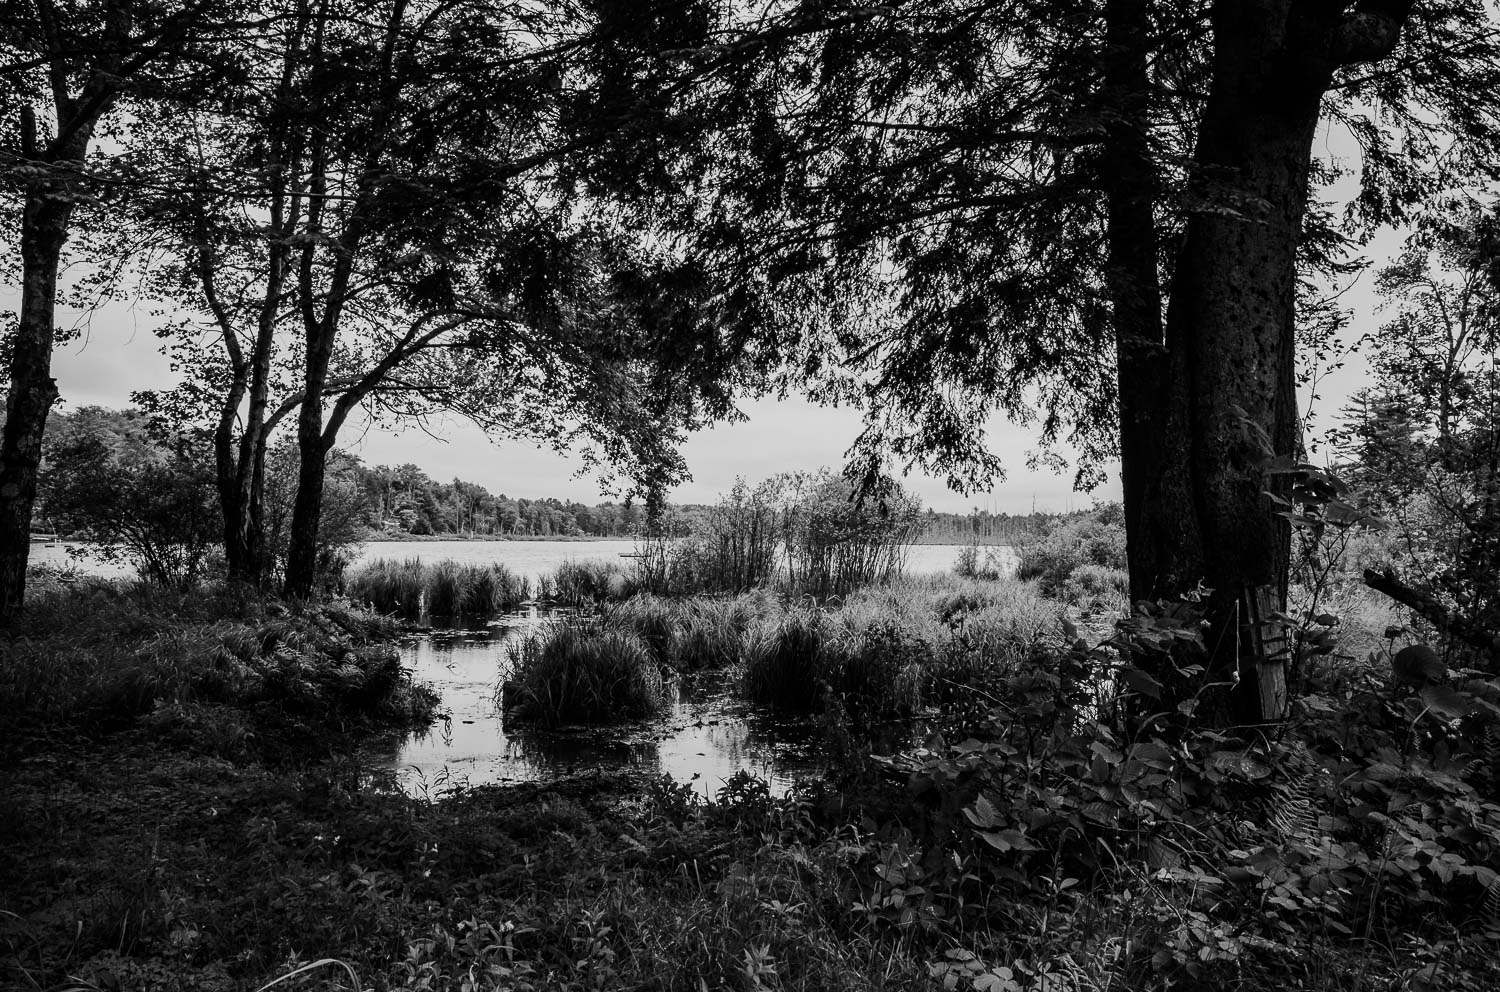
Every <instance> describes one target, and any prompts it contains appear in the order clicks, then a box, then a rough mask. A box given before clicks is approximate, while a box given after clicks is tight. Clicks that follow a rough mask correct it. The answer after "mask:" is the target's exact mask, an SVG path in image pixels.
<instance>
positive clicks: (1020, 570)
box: [1016, 505, 1128, 596]
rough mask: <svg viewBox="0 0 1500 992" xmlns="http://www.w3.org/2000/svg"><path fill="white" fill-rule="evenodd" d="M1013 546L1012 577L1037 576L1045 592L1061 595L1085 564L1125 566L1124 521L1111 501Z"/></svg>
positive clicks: (1050, 594)
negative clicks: (1015, 558)
mask: <svg viewBox="0 0 1500 992" xmlns="http://www.w3.org/2000/svg"><path fill="white" fill-rule="evenodd" d="M1016 550H1017V555H1018V561H1017V563H1016V578H1018V579H1022V580H1026V581H1029V580H1032V579H1036V580H1038V581H1039V582H1040V583H1041V587H1042V592H1043V593H1044V594H1046V595H1048V596H1064V595H1065V588H1066V586H1067V582H1068V578H1069V577H1070V576H1072V574H1073V573H1074V572H1075V571H1077V570H1078V569H1080V568H1082V567H1084V566H1086V565H1093V566H1098V567H1101V568H1105V569H1113V570H1116V571H1124V570H1125V569H1126V568H1127V567H1128V566H1127V563H1126V560H1125V525H1124V523H1123V522H1122V521H1121V519H1120V515H1119V508H1118V507H1117V506H1114V505H1110V506H1106V507H1103V508H1100V509H1097V510H1093V511H1091V512H1089V513H1087V514H1083V515H1081V516H1079V517H1077V518H1076V519H1073V520H1069V521H1067V522H1066V523H1062V524H1059V525H1057V526H1055V527H1054V528H1053V529H1052V530H1051V531H1050V532H1049V533H1048V534H1047V535H1046V536H1044V537H1042V538H1041V539H1039V540H1036V541H1031V542H1028V543H1026V544H1023V545H1021V546H1020V547H1019V548H1017V549H1016ZM1096 578H1098V576H1096Z"/></svg>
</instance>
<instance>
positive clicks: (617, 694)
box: [500, 623, 667, 725]
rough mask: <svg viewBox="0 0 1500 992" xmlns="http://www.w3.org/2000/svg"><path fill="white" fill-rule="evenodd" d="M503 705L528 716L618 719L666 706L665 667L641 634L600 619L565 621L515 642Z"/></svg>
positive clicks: (576, 720) (649, 713)
mask: <svg viewBox="0 0 1500 992" xmlns="http://www.w3.org/2000/svg"><path fill="white" fill-rule="evenodd" d="M507 650H508V654H509V661H510V668H511V670H510V676H509V678H508V679H507V680H505V682H503V683H502V686H501V699H500V702H501V705H502V706H503V707H504V708H505V709H506V710H507V711H509V712H512V713H515V714H516V715H517V716H520V717H522V718H524V719H531V720H540V721H542V722H543V723H546V724H548V725H556V724H559V723H615V722H619V721H622V720H633V719H645V718H649V717H654V716H657V715H659V714H661V713H662V712H663V711H665V709H666V707H667V688H666V684H665V682H664V681H663V679H662V674H661V667H660V666H659V665H658V664H657V662H656V661H655V659H653V658H652V657H651V652H650V651H649V650H647V648H646V646H645V645H644V644H642V643H641V640H640V638H638V637H635V636H634V635H632V634H629V633H626V632H624V631H621V630H615V629H610V628H608V627H604V626H602V625H599V624H585V623H564V624H558V625H556V626H553V627H551V628H549V629H547V630H545V631H543V632H541V633H537V634H533V635H532V636H530V637H527V638H526V639H524V640H522V641H520V642H519V643H516V644H512V645H511V646H510V647H509V648H508V649H507Z"/></svg>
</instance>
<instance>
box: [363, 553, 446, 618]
mask: <svg viewBox="0 0 1500 992" xmlns="http://www.w3.org/2000/svg"><path fill="white" fill-rule="evenodd" d="M428 581H429V577H428V570H427V566H426V565H424V564H423V563H422V560H421V559H420V558H405V559H399V560H398V559H391V558H381V559H378V560H376V561H372V562H370V563H369V564H367V565H363V566H361V567H360V568H358V569H356V570H355V571H354V572H353V573H352V574H350V575H349V576H348V577H347V578H346V579H345V590H346V593H347V595H348V597H349V598H350V599H351V600H353V601H354V602H356V603H368V604H369V605H370V608H371V609H373V610H374V611H375V612H377V613H384V614H388V615H394V616H401V617H405V618H406V619H408V620H415V619H417V617H419V616H421V614H422V599H423V594H424V593H425V592H426V591H427V584H428Z"/></svg>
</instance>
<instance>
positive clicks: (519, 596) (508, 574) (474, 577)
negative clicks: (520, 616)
mask: <svg viewBox="0 0 1500 992" xmlns="http://www.w3.org/2000/svg"><path fill="white" fill-rule="evenodd" d="M468 569H469V573H468V588H467V594H466V596H465V598H464V600H463V602H462V603H461V604H460V610H461V612H463V613H473V614H480V615H485V616H496V615H498V614H501V613H510V612H511V611H513V610H517V609H520V607H521V604H523V603H525V602H526V601H527V600H528V599H530V598H531V589H530V584H529V583H528V582H527V581H526V579H525V578H523V577H522V576H519V575H517V574H515V573H514V572H512V571H511V570H510V569H508V568H506V567H505V566H504V565H502V564H500V563H499V562H496V563H494V564H490V565H470V566H468Z"/></svg>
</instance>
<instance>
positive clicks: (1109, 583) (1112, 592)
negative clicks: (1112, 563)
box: [1062, 562, 1130, 609]
mask: <svg viewBox="0 0 1500 992" xmlns="http://www.w3.org/2000/svg"><path fill="white" fill-rule="evenodd" d="M1062 597H1063V599H1065V600H1067V601H1068V602H1069V603H1082V604H1089V605H1095V606H1102V607H1104V608H1107V609H1110V608H1112V609H1119V608H1123V607H1125V606H1127V605H1128V604H1129V601H1130V573H1129V572H1126V571H1125V570H1124V569H1120V568H1110V567H1109V566H1108V565H1095V564H1093V563H1092V562H1090V563H1088V564H1084V565H1080V566H1078V567H1077V568H1075V569H1073V571H1072V573H1071V574H1069V576H1068V579H1067V581H1066V582H1065V583H1064V584H1063V588H1062Z"/></svg>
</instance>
